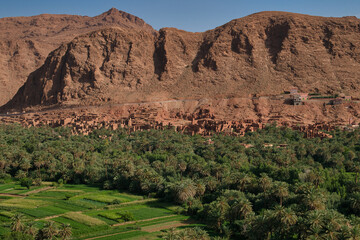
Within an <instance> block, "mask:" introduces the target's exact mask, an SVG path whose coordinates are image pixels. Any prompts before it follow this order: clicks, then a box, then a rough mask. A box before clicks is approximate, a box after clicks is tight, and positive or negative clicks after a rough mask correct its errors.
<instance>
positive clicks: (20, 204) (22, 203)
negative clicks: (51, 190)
mask: <svg viewBox="0 0 360 240" xmlns="http://www.w3.org/2000/svg"><path fill="white" fill-rule="evenodd" d="M46 204H47V202H45V201H42V200H34V199H24V198H12V199H8V200H5V201H2V202H0V207H8V208H37V207H39V206H43V205H46Z"/></svg>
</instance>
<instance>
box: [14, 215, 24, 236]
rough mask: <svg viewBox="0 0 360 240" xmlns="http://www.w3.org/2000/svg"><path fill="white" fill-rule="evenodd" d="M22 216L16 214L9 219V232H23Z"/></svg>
mask: <svg viewBox="0 0 360 240" xmlns="http://www.w3.org/2000/svg"><path fill="white" fill-rule="evenodd" d="M23 217H24V216H23V215H22V214H21V213H16V214H15V215H14V216H13V217H12V218H11V231H13V232H22V231H23V230H24V224H23V222H22V221H23Z"/></svg>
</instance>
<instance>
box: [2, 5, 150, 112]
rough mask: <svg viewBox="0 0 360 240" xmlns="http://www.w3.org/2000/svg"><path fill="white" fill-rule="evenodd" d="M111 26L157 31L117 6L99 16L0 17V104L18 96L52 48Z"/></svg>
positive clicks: (46, 15) (47, 15) (44, 15)
mask: <svg viewBox="0 0 360 240" xmlns="http://www.w3.org/2000/svg"><path fill="white" fill-rule="evenodd" d="M111 26H114V27H121V28H123V29H142V30H144V31H148V32H151V33H154V34H155V32H156V31H155V30H154V29H153V28H152V27H151V26H150V25H148V24H146V23H145V22H144V21H143V20H142V19H140V18H138V17H135V16H133V15H131V14H128V13H125V12H122V11H118V10H116V9H110V10H109V11H108V12H105V13H103V14H101V15H99V16H96V17H86V16H73V15H51V14H43V15H39V16H33V17H10V18H2V19H0V73H1V74H0V105H3V104H5V103H6V102H7V101H8V100H10V99H11V98H12V97H13V96H14V94H15V93H16V91H17V90H18V89H19V88H20V87H21V86H22V85H23V84H24V82H25V81H26V79H27V77H28V76H29V74H30V73H31V72H33V71H35V70H36V69H38V68H39V67H40V66H42V65H43V64H44V61H45V59H46V57H47V56H48V55H49V53H50V52H51V51H53V50H55V49H57V48H58V47H59V46H60V45H61V44H63V43H68V42H69V41H71V40H72V39H74V38H75V37H76V36H78V35H81V34H85V33H88V32H92V31H94V30H97V29H102V28H104V27H111Z"/></svg>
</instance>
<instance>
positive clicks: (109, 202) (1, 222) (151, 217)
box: [0, 183, 198, 240]
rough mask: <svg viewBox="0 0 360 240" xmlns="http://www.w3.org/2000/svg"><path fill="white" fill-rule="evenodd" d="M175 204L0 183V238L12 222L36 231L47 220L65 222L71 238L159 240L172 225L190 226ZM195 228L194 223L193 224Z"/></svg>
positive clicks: (74, 188) (82, 189) (76, 188)
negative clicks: (29, 225) (18, 219)
mask: <svg viewBox="0 0 360 240" xmlns="http://www.w3.org/2000/svg"><path fill="white" fill-rule="evenodd" d="M176 208H177V206H174V205H172V204H169V203H165V202H161V201H159V200H157V199H145V198H144V197H143V196H138V195H133V194H129V193H121V192H118V191H115V190H101V189H99V188H97V187H92V186H86V185H70V184H66V185H62V186H57V187H50V186H47V185H45V186H40V187H32V188H31V189H26V188H23V187H21V186H20V185H18V184H16V183H8V184H0V236H1V235H3V234H4V233H6V232H9V231H10V222H11V218H12V217H13V216H14V215H15V214H16V213H22V214H23V215H24V218H23V220H24V222H25V223H30V222H34V223H35V226H36V227H38V228H41V227H42V226H43V225H44V224H45V223H46V222H48V221H52V222H54V223H55V225H56V226H58V227H60V226H61V225H62V224H69V225H70V226H71V228H72V239H102V240H105V239H158V238H159V237H160V236H161V231H163V230H164V229H168V228H172V227H184V226H194V223H193V222H189V219H188V217H187V216H184V215H178V214H176V213H175V211H174V209H176ZM195 225H198V224H195Z"/></svg>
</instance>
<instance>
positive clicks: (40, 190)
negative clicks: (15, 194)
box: [21, 187, 54, 196]
mask: <svg viewBox="0 0 360 240" xmlns="http://www.w3.org/2000/svg"><path fill="white" fill-rule="evenodd" d="M52 188H54V187H44V188H39V189H35V190H32V191H30V192H27V193H24V194H21V195H22V196H29V195H30V194H34V193H38V192H43V191H46V190H49V189H52Z"/></svg>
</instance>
